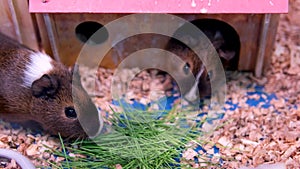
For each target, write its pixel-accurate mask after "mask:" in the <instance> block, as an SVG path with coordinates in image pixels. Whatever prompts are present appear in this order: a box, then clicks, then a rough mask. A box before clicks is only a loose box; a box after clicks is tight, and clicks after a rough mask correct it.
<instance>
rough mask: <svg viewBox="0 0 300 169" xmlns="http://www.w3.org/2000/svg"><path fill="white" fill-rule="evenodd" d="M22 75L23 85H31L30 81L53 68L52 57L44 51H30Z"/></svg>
mask: <svg viewBox="0 0 300 169" xmlns="http://www.w3.org/2000/svg"><path fill="white" fill-rule="evenodd" d="M29 59H30V60H29V62H28V63H27V65H26V68H25V71H24V77H23V86H25V87H29V88H30V87H31V85H32V83H33V82H34V81H35V80H37V79H39V78H40V77H42V76H43V75H44V74H46V73H48V72H49V71H51V70H52V69H53V65H52V64H51V61H52V59H51V58H50V56H48V55H46V54H44V53H40V52H37V53H32V54H31V55H30V56H29Z"/></svg>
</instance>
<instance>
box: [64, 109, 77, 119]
mask: <svg viewBox="0 0 300 169" xmlns="http://www.w3.org/2000/svg"><path fill="white" fill-rule="evenodd" d="M65 115H66V116H67V117H68V118H70V119H76V118H77V113H76V111H75V109H74V108H73V107H66V108H65Z"/></svg>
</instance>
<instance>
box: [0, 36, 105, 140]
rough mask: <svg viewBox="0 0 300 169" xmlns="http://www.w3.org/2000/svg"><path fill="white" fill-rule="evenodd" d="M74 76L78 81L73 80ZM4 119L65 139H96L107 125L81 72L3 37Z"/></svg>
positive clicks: (0, 95) (0, 102)
mask: <svg viewBox="0 0 300 169" xmlns="http://www.w3.org/2000/svg"><path fill="white" fill-rule="evenodd" d="M73 75H74V78H73ZM0 81H1V83H0V118H1V119H3V120H5V121H10V122H26V121H33V122H36V123H38V124H39V125H40V126H41V127H42V128H43V129H44V130H45V131H47V132H48V133H50V134H53V135H57V134H58V133H60V135H61V136H63V137H69V138H77V137H86V136H90V137H94V136H97V135H98V134H99V133H100V130H101V128H102V125H103V122H102V120H101V117H100V115H99V113H98V109H97V108H96V106H95V105H94V103H93V102H92V101H91V99H90V97H89V96H88V94H87V93H86V91H85V90H84V88H83V87H82V85H81V83H80V79H79V74H78V73H77V69H72V70H70V69H68V68H67V67H66V66H64V65H63V64H62V63H59V62H56V61H54V60H53V59H51V58H50V57H49V56H48V55H46V54H44V53H41V52H36V51H33V50H31V49H29V48H27V47H25V46H23V45H21V44H19V43H18V42H16V41H14V40H12V39H11V38H9V37H7V36H6V35H4V34H1V33H0Z"/></svg>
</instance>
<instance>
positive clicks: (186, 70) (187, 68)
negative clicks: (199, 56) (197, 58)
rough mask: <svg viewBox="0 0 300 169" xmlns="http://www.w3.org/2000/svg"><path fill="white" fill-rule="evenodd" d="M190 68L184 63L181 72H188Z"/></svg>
mask: <svg viewBox="0 0 300 169" xmlns="http://www.w3.org/2000/svg"><path fill="white" fill-rule="evenodd" d="M190 68H191V66H190V64H189V63H185V64H184V66H183V72H184V73H185V74H189V71H190Z"/></svg>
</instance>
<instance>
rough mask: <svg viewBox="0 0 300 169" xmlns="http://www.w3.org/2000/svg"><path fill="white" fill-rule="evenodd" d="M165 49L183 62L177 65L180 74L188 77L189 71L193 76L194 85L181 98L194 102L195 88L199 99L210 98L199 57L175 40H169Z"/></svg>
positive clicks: (208, 86) (206, 74)
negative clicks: (184, 73)
mask: <svg viewBox="0 0 300 169" xmlns="http://www.w3.org/2000/svg"><path fill="white" fill-rule="evenodd" d="M165 49H166V50H168V51H170V52H172V53H174V54H175V55H177V56H179V57H180V58H181V59H182V60H183V61H184V64H183V65H179V69H180V70H182V72H186V75H188V72H189V71H191V72H192V73H193V75H194V76H195V83H194V84H192V85H191V86H190V89H189V90H185V91H184V92H183V93H182V95H183V97H184V98H185V99H187V100H188V101H191V102H193V101H196V99H197V97H198V95H197V93H196V91H197V90H196V88H195V87H197V88H198V91H199V94H200V98H201V99H203V98H206V97H210V96H211V86H210V79H209V75H208V73H207V71H206V69H205V67H204V64H203V63H202V61H201V60H200V59H199V57H198V56H197V55H196V54H195V53H194V52H193V51H192V50H191V49H190V48H189V47H187V46H186V45H185V44H184V43H182V42H181V41H179V40H177V39H175V38H171V39H170V40H169V42H168V43H167V46H166V48H165ZM183 79H184V77H183Z"/></svg>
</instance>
